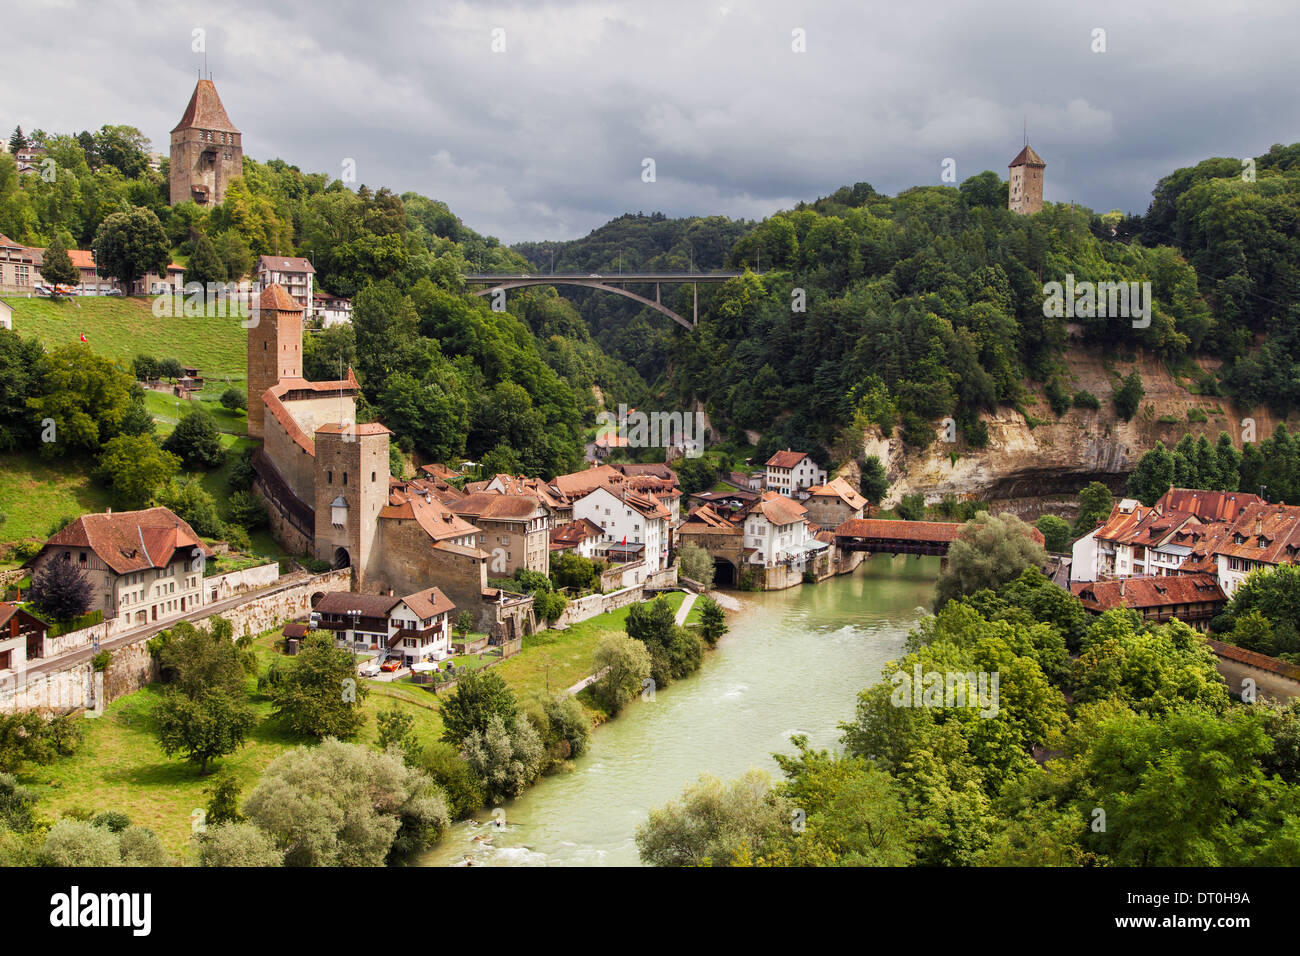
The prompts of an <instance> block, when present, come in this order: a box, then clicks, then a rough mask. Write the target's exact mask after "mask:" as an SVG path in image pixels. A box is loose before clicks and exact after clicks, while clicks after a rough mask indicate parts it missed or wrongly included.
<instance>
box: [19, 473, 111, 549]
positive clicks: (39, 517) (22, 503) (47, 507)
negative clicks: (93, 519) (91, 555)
mask: <svg viewBox="0 0 1300 956" xmlns="http://www.w3.org/2000/svg"><path fill="white" fill-rule="evenodd" d="M92 467H93V465H92V463H91V462H89V461H87V460H83V459H80V458H70V459H50V460H46V459H43V458H41V457H40V456H39V455H37V454H36V453H35V452H24V453H18V454H10V455H3V456H0V502H3V506H2V507H0V511H3V512H4V514H5V523H4V524H3V525H0V544H2V543H5V542H13V541H23V540H29V539H30V540H44V538H45V536H46V535H47V534H48V533H49V530H50V525H51V524H53V523H54V522H55V521H56V520H58V519H60V518H64V517H67V516H69V515H80V514H85V513H86V512H88V511H103V510H104V509H105V508H106V507H108V505H109V503H110V499H109V493H108V490H107V489H105V488H102V487H100V486H99V485H97V484H96V483H95V482H94V481H93V480H92V479H91V477H90V471H91V468H92Z"/></svg>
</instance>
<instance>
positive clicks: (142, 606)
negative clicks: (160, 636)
mask: <svg viewBox="0 0 1300 956" xmlns="http://www.w3.org/2000/svg"><path fill="white" fill-rule="evenodd" d="M212 554H213V552H212V549H211V548H209V547H208V546H207V545H205V544H204V543H203V542H202V541H201V540H200V539H199V536H198V535H197V534H195V533H194V529H193V528H191V527H190V526H189V524H187V523H186V522H185V521H183V520H182V519H181V518H180V517H178V516H177V515H176V514H175V513H174V512H172V511H171V510H170V509H168V508H148V509H145V510H143V511H119V512H112V511H108V512H102V513H99V514H88V515H82V516H81V517H80V518H77V519H76V520H75V521H73V522H71V523H70V524H69V525H68V526H67V527H65V528H64V529H63V530H61V531H59V532H57V533H56V534H54V535H52V536H51V537H50V539H49V540H48V541H46V542H45V545H44V546H43V547H42V548H41V550H40V553H38V554H37V555H36V557H35V558H33V559H32V562H31V566H32V573H33V575H36V574H39V573H40V572H41V571H42V570H44V568H45V567H46V565H47V564H48V563H49V562H51V561H70V562H71V563H72V565H73V566H74V567H76V568H79V569H80V570H81V571H83V572H84V573H85V575H86V577H87V578H88V579H89V580H90V583H91V586H92V588H93V592H92V593H93V603H92V604H91V606H90V610H92V611H96V610H98V611H102V612H103V613H104V619H105V620H111V619H113V618H118V619H119V620H121V621H122V623H124V624H125V623H129V624H144V623H152V622H154V621H165V620H168V619H170V618H175V617H180V616H181V615H182V614H186V613H188V612H191V611H193V610H194V609H195V608H198V607H200V606H201V605H202V604H203V603H204V599H203V568H204V563H205V562H206V560H207V559H208V558H209V557H211V556H212Z"/></svg>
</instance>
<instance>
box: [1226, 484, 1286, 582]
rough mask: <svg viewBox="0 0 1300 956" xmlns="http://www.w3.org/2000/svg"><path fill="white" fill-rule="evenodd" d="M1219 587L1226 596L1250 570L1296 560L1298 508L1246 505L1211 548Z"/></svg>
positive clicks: (1261, 503) (1264, 504)
mask: <svg viewBox="0 0 1300 956" xmlns="http://www.w3.org/2000/svg"><path fill="white" fill-rule="evenodd" d="M1214 558H1215V563H1216V566H1217V573H1218V579H1219V584H1220V586H1221V587H1222V588H1223V591H1224V593H1225V594H1227V595H1228V596H1229V597H1231V596H1232V595H1233V593H1234V592H1235V591H1236V590H1237V588H1239V587H1241V583H1242V581H1244V580H1245V579H1246V577H1247V576H1248V575H1249V574H1250V573H1251V572H1252V571H1259V570H1264V569H1267V568H1272V567H1276V566H1277V565H1279V564H1297V563H1300V561H1298V560H1297V558H1300V507H1297V506H1295V505H1285V504H1276V505H1271V504H1267V503H1264V502H1260V503H1258V504H1252V505H1248V506H1247V507H1245V508H1243V509H1242V510H1241V512H1240V513H1239V514H1238V515H1237V519H1236V520H1235V521H1233V522H1232V524H1231V525H1230V527H1229V530H1228V532H1227V533H1226V534H1224V535H1223V536H1222V537H1221V538H1220V539H1219V540H1218V541H1217V542H1216V544H1215V545H1214Z"/></svg>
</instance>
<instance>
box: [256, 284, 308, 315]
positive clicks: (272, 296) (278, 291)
mask: <svg viewBox="0 0 1300 956" xmlns="http://www.w3.org/2000/svg"><path fill="white" fill-rule="evenodd" d="M257 305H258V307H259V308H260V309H262V310H263V311H272V310H274V311H276V312H301V311H303V308H302V306H300V305H299V304H298V303H297V302H295V301H293V296H291V295H289V293H288V292H285V291H284V287H283V286H281V285H279V284H278V283H274V282H273V283H271V284H270V285H269V286H267V287H266V288H265V289H263V290H262V295H261V296H260V297H259V298H258V300H257Z"/></svg>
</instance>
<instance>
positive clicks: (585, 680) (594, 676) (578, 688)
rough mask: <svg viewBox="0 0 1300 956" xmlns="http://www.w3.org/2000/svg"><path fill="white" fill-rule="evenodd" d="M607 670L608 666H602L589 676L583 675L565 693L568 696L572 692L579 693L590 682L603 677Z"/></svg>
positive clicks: (572, 693)
mask: <svg viewBox="0 0 1300 956" xmlns="http://www.w3.org/2000/svg"><path fill="white" fill-rule="evenodd" d="M607 670H609V668H608V667H606V668H604V669H603V670H601V671H599V672H598V673H595V674H592V675H591V676H590V677H584V678H583V679H582V680H580V681H578V683H576V684H574V685H573V686H572V687H570V688H569V689H568V690H566V691H565V693H566V694H568V695H569V696H570V697H572V696H573V695H574V694H577V693H580V692H581V691H583V690H585V689H586V688H588V687H590V686H591V685H592V684H594V683H596V681H598V680H600V679H601V678H602V677H604V676H605V671H607Z"/></svg>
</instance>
